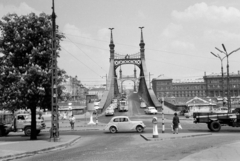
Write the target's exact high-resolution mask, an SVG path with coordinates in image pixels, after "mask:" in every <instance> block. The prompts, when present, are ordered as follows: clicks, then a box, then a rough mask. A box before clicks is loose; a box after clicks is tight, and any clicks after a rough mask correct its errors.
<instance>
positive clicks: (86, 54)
mask: <svg viewBox="0 0 240 161" xmlns="http://www.w3.org/2000/svg"><path fill="white" fill-rule="evenodd" d="M67 39H68V40H70V42H71V43H72V44H74V45H75V46H76V47H77V48H78V49H79V50H80V51H81V52H82V53H83V54H84V55H86V56H87V57H88V58H89V59H90V60H92V61H93V62H94V63H95V64H96V65H98V66H99V67H100V68H101V69H102V70H103V71H104V72H107V71H106V70H104V69H103V68H102V67H101V66H100V65H99V64H98V63H97V62H96V61H94V60H93V59H92V58H91V57H89V56H88V55H87V54H86V53H85V52H84V51H83V50H82V49H81V48H80V47H79V46H77V45H76V44H75V43H74V42H73V41H72V40H71V39H69V38H68V37H67Z"/></svg>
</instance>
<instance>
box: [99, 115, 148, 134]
mask: <svg viewBox="0 0 240 161" xmlns="http://www.w3.org/2000/svg"><path fill="white" fill-rule="evenodd" d="M145 127H146V125H145V124H144V123H143V121H131V120H130V119H129V117H128V116H115V117H113V118H112V119H111V120H110V122H109V123H108V124H107V125H106V126H105V129H104V130H105V131H110V132H111V133H116V132H118V131H137V132H139V133H141V132H143V131H144V128H145Z"/></svg>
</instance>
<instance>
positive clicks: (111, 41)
mask: <svg viewBox="0 0 240 161" xmlns="http://www.w3.org/2000/svg"><path fill="white" fill-rule="evenodd" d="M113 29H114V28H109V30H111V39H110V43H111V44H113V36H112V30H113Z"/></svg>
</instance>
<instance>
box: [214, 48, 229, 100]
mask: <svg viewBox="0 0 240 161" xmlns="http://www.w3.org/2000/svg"><path fill="white" fill-rule="evenodd" d="M210 53H211V54H212V55H213V56H215V57H217V58H219V59H220V61H221V72H222V98H224V95H225V90H224V77H223V59H224V58H226V56H224V57H223V58H221V57H220V56H219V54H217V55H216V54H214V53H213V52H210Z"/></svg>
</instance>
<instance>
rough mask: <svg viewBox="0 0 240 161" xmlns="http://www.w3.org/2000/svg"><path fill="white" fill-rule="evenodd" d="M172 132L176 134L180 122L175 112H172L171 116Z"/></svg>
mask: <svg viewBox="0 0 240 161" xmlns="http://www.w3.org/2000/svg"><path fill="white" fill-rule="evenodd" d="M172 123H173V134H175V133H176V134H178V125H179V123H180V121H179V117H178V116H177V113H174V117H173V121H172Z"/></svg>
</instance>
